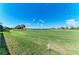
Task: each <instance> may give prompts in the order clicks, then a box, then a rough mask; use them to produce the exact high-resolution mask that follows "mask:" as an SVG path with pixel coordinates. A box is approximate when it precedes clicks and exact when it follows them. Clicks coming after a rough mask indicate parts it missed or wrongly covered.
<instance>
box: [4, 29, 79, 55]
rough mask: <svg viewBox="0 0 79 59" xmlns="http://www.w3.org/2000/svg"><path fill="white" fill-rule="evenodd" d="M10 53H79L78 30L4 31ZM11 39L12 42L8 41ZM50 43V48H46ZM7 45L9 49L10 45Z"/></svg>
mask: <svg viewBox="0 0 79 59" xmlns="http://www.w3.org/2000/svg"><path fill="white" fill-rule="evenodd" d="M4 34H5V37H6V38H8V39H6V40H7V41H8V44H9V45H11V46H12V47H13V43H14V41H13V40H15V42H17V44H14V46H15V45H16V49H15V48H14V47H13V49H15V51H14V50H10V51H11V52H13V53H12V54H33V55H34V54H79V43H78V42H79V36H78V35H79V31H78V30H26V31H11V32H10V33H4ZM9 40H11V41H12V44H11V43H10V41H9ZM48 43H51V45H52V50H51V51H49V50H48V49H47V44H48ZM11 46H9V49H12V47H11Z"/></svg>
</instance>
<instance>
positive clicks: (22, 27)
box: [15, 24, 26, 29]
mask: <svg viewBox="0 0 79 59" xmlns="http://www.w3.org/2000/svg"><path fill="white" fill-rule="evenodd" d="M25 27H26V26H25V25H24V24H22V25H17V26H16V27H15V29H24V28H25Z"/></svg>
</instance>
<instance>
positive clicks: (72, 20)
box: [66, 19, 78, 25]
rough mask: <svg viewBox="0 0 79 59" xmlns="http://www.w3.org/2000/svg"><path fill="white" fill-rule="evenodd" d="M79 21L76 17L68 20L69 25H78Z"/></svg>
mask: <svg viewBox="0 0 79 59" xmlns="http://www.w3.org/2000/svg"><path fill="white" fill-rule="evenodd" d="M77 23H78V22H77V21H76V20H75V19H69V20H66V24H67V25H76V24H77Z"/></svg>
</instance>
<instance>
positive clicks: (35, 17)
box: [0, 3, 79, 28]
mask: <svg viewBox="0 0 79 59" xmlns="http://www.w3.org/2000/svg"><path fill="white" fill-rule="evenodd" d="M67 20H71V21H72V23H73V22H74V23H78V22H79V4H77V3H76V4H73V3H71V4H67V3H13V4H12V3H3V4H0V22H2V23H3V25H4V26H9V27H15V26H16V25H18V24H25V25H26V27H28V28H52V27H62V26H64V27H66V26H69V24H67V23H66V21H67ZM75 26H78V24H75Z"/></svg>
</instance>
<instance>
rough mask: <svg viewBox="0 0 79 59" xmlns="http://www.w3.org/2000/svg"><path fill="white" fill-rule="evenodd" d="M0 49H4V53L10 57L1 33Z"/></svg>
mask: <svg viewBox="0 0 79 59" xmlns="http://www.w3.org/2000/svg"><path fill="white" fill-rule="evenodd" d="M0 48H3V49H5V51H4V53H5V52H6V54H7V55H10V52H9V50H8V48H7V45H6V41H5V38H4V34H3V33H0Z"/></svg>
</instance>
